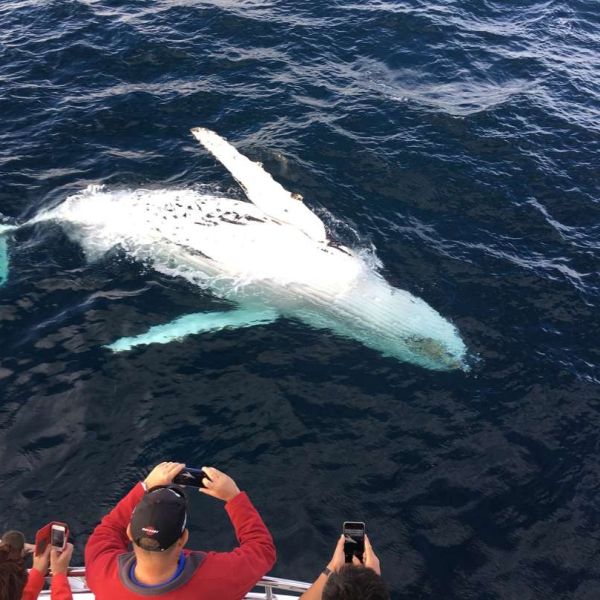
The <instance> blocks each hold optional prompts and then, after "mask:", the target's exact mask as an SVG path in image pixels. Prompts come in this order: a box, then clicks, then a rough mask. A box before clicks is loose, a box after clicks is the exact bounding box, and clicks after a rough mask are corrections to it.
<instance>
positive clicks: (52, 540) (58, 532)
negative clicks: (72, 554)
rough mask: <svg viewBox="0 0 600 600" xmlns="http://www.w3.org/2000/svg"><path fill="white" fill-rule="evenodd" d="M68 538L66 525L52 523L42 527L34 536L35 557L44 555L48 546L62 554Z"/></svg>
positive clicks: (56, 522)
mask: <svg viewBox="0 0 600 600" xmlns="http://www.w3.org/2000/svg"><path fill="white" fill-rule="evenodd" d="M68 538H69V527H68V525H67V524H66V523H60V522H59V521H53V522H51V523H48V524H47V525H44V526H43V527H42V528H41V529H40V530H38V532H37V533H36V534H35V555H36V556H39V555H41V554H44V552H45V551H46V548H47V547H48V545H51V546H52V547H53V548H56V549H57V550H58V551H59V552H62V551H63V550H64V549H65V546H66V545H67V540H68Z"/></svg>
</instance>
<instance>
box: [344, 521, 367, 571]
mask: <svg viewBox="0 0 600 600" xmlns="http://www.w3.org/2000/svg"><path fill="white" fill-rule="evenodd" d="M343 533H344V555H345V557H346V562H347V563H348V562H352V557H353V556H356V557H357V558H358V559H359V560H360V561H362V559H363V554H364V552H365V524H364V523H363V522H361V521H346V522H345V523H344V529H343Z"/></svg>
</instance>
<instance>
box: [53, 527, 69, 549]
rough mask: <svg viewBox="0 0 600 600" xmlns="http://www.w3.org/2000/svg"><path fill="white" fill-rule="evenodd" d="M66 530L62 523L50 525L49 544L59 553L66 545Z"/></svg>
mask: <svg viewBox="0 0 600 600" xmlns="http://www.w3.org/2000/svg"><path fill="white" fill-rule="evenodd" d="M67 537H68V529H67V526H66V525H65V524H64V523H52V527H51V528H50V544H51V545H52V547H53V548H56V550H58V551H59V552H62V551H63V550H64V549H65V547H66V545H67Z"/></svg>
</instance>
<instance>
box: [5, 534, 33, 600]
mask: <svg viewBox="0 0 600 600" xmlns="http://www.w3.org/2000/svg"><path fill="white" fill-rule="evenodd" d="M26 583H27V569H26V568H25V561H24V560H23V558H22V557H21V551H20V550H15V549H14V548H11V547H10V546H8V545H7V546H0V600H21V595H22V594H23V588H24V587H25V584H26Z"/></svg>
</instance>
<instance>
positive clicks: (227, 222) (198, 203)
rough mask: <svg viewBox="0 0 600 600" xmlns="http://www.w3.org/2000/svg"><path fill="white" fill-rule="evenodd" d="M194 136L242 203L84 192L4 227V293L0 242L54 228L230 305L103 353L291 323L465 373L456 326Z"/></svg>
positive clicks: (238, 158) (282, 194) (283, 195)
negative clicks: (238, 190) (29, 229)
mask: <svg viewBox="0 0 600 600" xmlns="http://www.w3.org/2000/svg"><path fill="white" fill-rule="evenodd" d="M191 131H192V134H193V135H194V137H195V138H196V139H197V140H198V141H199V142H200V144H202V146H204V148H206V150H208V151H209V152H210V153H211V154H212V155H213V156H214V157H215V158H216V159H217V160H218V161H220V162H221V163H222V165H223V166H224V167H225V168H226V169H227V170H228V171H229V172H230V173H231V175H232V176H233V177H234V178H235V179H236V181H237V182H238V183H239V184H240V186H241V187H242V189H243V190H244V192H245V195H246V197H247V201H246V200H237V199H233V198H223V197H218V196H215V195H214V194H208V193H204V192H202V191H198V190H196V189H179V190H177V189H138V190H133V191H125V190H107V189H105V188H103V187H97V186H96V187H94V186H92V187H89V188H87V189H86V190H84V191H82V192H79V193H77V194H75V195H72V196H70V197H68V198H66V199H65V200H64V201H63V202H62V203H60V204H59V205H57V206H55V207H53V208H50V209H47V210H43V211H41V212H39V213H38V214H37V215H35V216H34V217H33V218H31V219H30V220H29V221H27V222H26V223H24V224H22V225H19V226H13V225H0V284H1V283H2V282H3V281H5V280H6V279H7V277H8V250H7V247H6V237H7V234H9V233H10V232H11V231H13V230H15V229H17V228H19V227H24V226H27V225H33V224H37V223H44V222H58V223H60V224H61V226H62V227H63V229H64V230H65V232H66V233H67V235H68V236H69V237H70V238H71V239H73V240H75V241H76V242H78V243H79V244H80V245H81V246H82V248H83V250H84V252H85V253H86V255H87V256H88V257H89V258H91V259H93V258H97V257H99V256H101V255H103V254H105V253H106V252H108V251H110V250H111V249H114V248H117V247H118V248H121V249H122V250H123V251H124V252H125V253H126V255H127V256H129V257H130V258H132V259H135V260H139V261H144V262H145V263H148V264H151V265H152V267H153V268H154V269H155V270H156V271H158V272H161V273H165V274H168V275H173V276H180V277H184V278H186V279H187V280H188V281H190V282H192V283H193V284H195V285H197V286H199V287H200V288H203V289H207V290H209V291H210V292H211V293H212V294H214V295H215V296H217V297H219V298H222V299H224V300H226V301H229V302H230V303H231V305H232V307H231V310H227V311H219V312H204V313H193V314H187V315H184V316H181V317H179V318H177V319H175V320H174V321H172V322H171V323H167V324H163V325H157V326H154V327H151V328H150V329H149V330H148V331H145V332H142V333H140V334H139V335H136V336H132V337H126V338H121V339H118V340H116V341H115V342H113V343H112V344H110V345H108V346H107V348H109V349H110V350H112V351H113V352H123V351H128V350H130V349H132V348H134V347H136V346H139V345H144V344H153V343H167V342H170V341H172V340H177V339H181V338H182V337H184V336H187V335H192V334H198V333H202V332H208V331H218V330H221V329H225V328H241V327H251V326H254V325H264V324H268V323H272V322H274V321H275V320H277V319H279V318H287V319H293V320H296V321H300V322H302V323H304V324H306V325H308V326H310V327H312V328H316V329H327V330H329V331H332V332H334V333H335V334H337V335H339V336H342V337H344V338H349V339H352V340H356V341H358V342H360V343H362V344H364V345H365V346H367V347H369V348H372V349H374V350H377V351H378V352H380V353H381V354H383V355H385V356H389V357H393V358H395V359H397V360H400V361H407V362H410V363H413V364H417V365H420V366H422V367H425V368H429V369H435V370H450V369H457V368H463V369H466V368H467V364H466V347H465V344H464V343H463V341H462V339H461V337H460V335H459V333H458V331H457V329H456V327H455V326H454V325H452V324H451V323H450V322H449V321H447V320H446V319H444V318H443V317H442V316H441V315H440V314H439V313H438V312H437V311H436V310H434V309H433V308H432V307H431V306H429V305H428V304H427V303H426V302H425V301H423V300H422V299H420V298H417V297H415V296H413V295H412V294H410V293H409V292H408V291H405V290H401V289H397V288H394V287H393V286H391V285H390V284H389V283H388V282H387V281H386V280H385V278H384V277H383V276H382V275H381V274H380V273H379V271H378V269H377V268H376V266H374V265H373V261H372V260H371V261H369V260H367V258H366V257H365V256H364V255H363V254H361V253H360V252H359V251H357V250H354V249H352V248H348V247H344V246H341V245H339V244H334V243H333V242H332V241H331V240H330V239H329V237H328V235H327V231H326V228H325V226H324V224H323V222H322V221H321V219H320V218H319V217H318V216H317V215H316V214H315V213H314V212H312V211H311V210H310V209H309V208H308V207H307V206H306V204H305V203H304V202H303V201H302V199H301V197H299V196H298V195H297V194H292V193H290V192H288V191H287V190H286V189H284V188H283V187H282V186H281V185H280V184H279V183H278V182H276V181H275V180H274V179H273V178H272V177H271V175H270V174H268V173H267V172H266V171H265V170H264V169H263V168H262V165H260V164H259V163H256V162H253V161H251V160H250V159H249V158H248V157H246V156H245V155H243V154H241V153H240V152H239V151H238V150H237V149H236V148H235V147H234V146H233V145H231V144H230V143H229V142H227V141H226V140H225V139H224V138H223V137H221V136H220V135H218V134H217V133H215V132H213V131H211V130H209V129H205V128H202V127H197V128H195V129H192V130H191Z"/></svg>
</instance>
